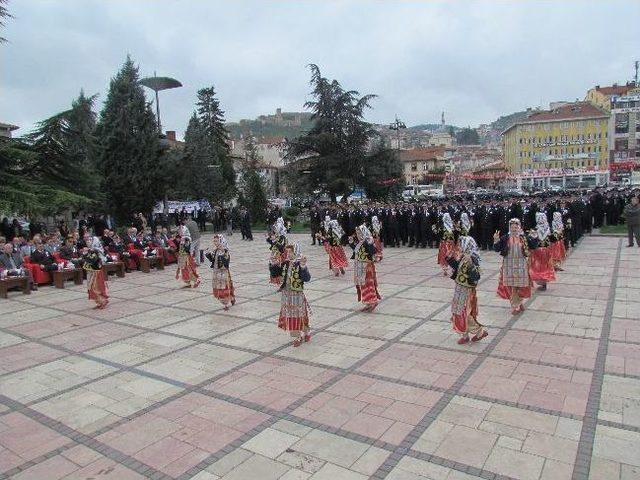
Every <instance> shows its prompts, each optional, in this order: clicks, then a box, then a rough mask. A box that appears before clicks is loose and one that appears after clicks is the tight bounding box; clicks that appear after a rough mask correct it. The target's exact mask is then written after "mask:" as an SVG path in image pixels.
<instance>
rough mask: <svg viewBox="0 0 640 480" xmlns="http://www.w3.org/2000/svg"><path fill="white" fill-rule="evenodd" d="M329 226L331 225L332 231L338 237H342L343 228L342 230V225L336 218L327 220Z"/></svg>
mask: <svg viewBox="0 0 640 480" xmlns="http://www.w3.org/2000/svg"><path fill="white" fill-rule="evenodd" d="M329 226H330V227H331V230H332V231H333V233H335V234H336V235H337V236H338V238H342V236H343V235H344V230H342V227H341V226H340V224H339V223H338V220H331V221H330V222H329Z"/></svg>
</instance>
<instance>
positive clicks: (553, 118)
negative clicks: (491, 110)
mask: <svg viewBox="0 0 640 480" xmlns="http://www.w3.org/2000/svg"><path fill="white" fill-rule="evenodd" d="M607 117H609V114H608V113H607V112H605V111H604V110H602V109H600V108H598V107H596V106H595V105H593V104H592V103H590V102H574V103H568V104H567V105H563V106H561V107H558V108H554V109H553V110H542V111H536V112H534V113H532V114H531V115H529V116H528V117H527V118H526V119H525V120H522V121H520V122H517V123H514V124H513V125H511V126H510V127H509V128H507V129H506V130H505V131H504V132H502V133H503V134H505V133H506V132H508V131H509V130H511V129H512V128H513V127H515V126H517V125H526V124H528V123H540V122H561V121H564V120H576V119H580V118H607Z"/></svg>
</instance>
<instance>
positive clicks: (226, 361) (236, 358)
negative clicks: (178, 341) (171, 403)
mask: <svg viewBox="0 0 640 480" xmlns="http://www.w3.org/2000/svg"><path fill="white" fill-rule="evenodd" d="M252 358H255V355H253V354H250V353H245V352H241V351H238V350H233V349H231V348H224V347H217V346H213V345H195V346H193V347H189V348H187V349H185V350H181V351H179V352H175V353H172V354H170V355H168V356H166V357H163V358H160V359H157V360H153V361H151V362H149V363H147V364H145V365H142V366H141V367H140V369H141V370H144V371H146V372H149V373H153V374H156V375H161V376H164V377H167V378H171V379H175V380H178V381H180V382H185V383H190V384H197V383H200V382H204V381H205V380H207V379H209V378H211V377H214V376H215V375H218V374H222V373H225V372H227V371H229V370H230V369H232V368H234V367H235V366H237V365H239V364H241V363H244V362H246V361H248V360H251V359H252Z"/></svg>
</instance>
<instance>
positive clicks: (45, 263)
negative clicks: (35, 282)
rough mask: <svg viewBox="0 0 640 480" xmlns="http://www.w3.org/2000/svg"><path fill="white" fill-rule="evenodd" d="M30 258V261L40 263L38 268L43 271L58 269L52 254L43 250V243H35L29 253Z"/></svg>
mask: <svg viewBox="0 0 640 480" xmlns="http://www.w3.org/2000/svg"><path fill="white" fill-rule="evenodd" d="M30 258H31V263H35V264H37V265H40V268H41V269H42V270H44V271H45V272H52V271H53V270H57V269H58V266H57V265H56V263H55V261H54V259H53V256H52V255H51V253H49V252H48V251H47V250H45V248H44V243H42V242H38V243H36V250H35V251H34V252H33V253H32V254H31V256H30Z"/></svg>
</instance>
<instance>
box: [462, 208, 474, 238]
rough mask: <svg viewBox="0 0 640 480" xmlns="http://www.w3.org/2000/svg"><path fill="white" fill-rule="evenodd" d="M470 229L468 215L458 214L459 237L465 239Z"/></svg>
mask: <svg viewBox="0 0 640 480" xmlns="http://www.w3.org/2000/svg"><path fill="white" fill-rule="evenodd" d="M471 227H473V223H471V220H470V219H469V214H468V213H467V212H462V213H461V214H460V225H459V230H460V235H462V236H465V237H466V236H468V235H469V233H470V232H471Z"/></svg>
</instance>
